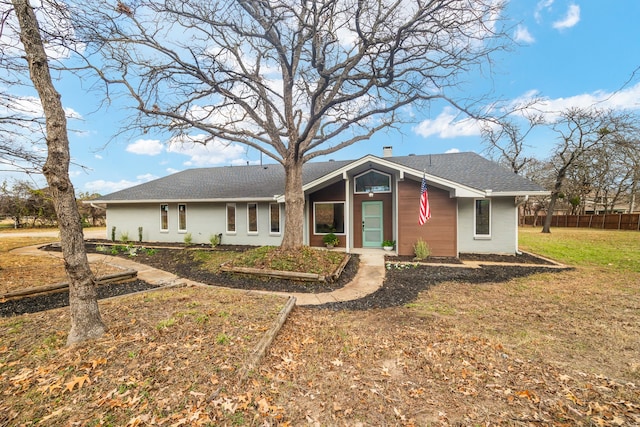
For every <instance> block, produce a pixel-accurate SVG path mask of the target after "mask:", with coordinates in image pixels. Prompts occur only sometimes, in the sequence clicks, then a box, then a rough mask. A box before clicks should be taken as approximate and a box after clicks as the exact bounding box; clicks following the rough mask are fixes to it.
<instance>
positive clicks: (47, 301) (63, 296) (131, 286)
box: [0, 280, 157, 317]
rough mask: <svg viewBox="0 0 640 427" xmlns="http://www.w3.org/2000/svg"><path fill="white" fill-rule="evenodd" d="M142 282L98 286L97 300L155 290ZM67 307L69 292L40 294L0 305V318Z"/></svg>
mask: <svg viewBox="0 0 640 427" xmlns="http://www.w3.org/2000/svg"><path fill="white" fill-rule="evenodd" d="M155 288H157V286H155V285H151V284H149V283H147V282H145V281H143V280H131V281H128V282H123V283H109V284H105V285H100V286H98V289H97V293H98V299H104V298H111V297H115V296H119V295H126V294H131V293H133V292H140V291H146V290H149V289H155ZM68 305H69V291H61V292H55V293H47V294H40V295H36V296H32V297H26V298H19V299H12V300H9V301H5V302H3V303H0V317H9V316H17V315H20V314H25V313H36V312H38V311H44V310H51V309H54V308H60V307H66V306H68Z"/></svg>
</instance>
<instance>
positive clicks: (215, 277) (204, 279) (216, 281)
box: [0, 242, 563, 313]
mask: <svg viewBox="0 0 640 427" xmlns="http://www.w3.org/2000/svg"><path fill="white" fill-rule="evenodd" d="M96 244H99V242H90V243H88V244H87V250H88V251H95V246H96ZM145 246H146V247H152V246H154V245H151V244H145ZM157 246H164V247H158V248H157V251H156V253H154V254H153V255H147V254H145V253H143V252H139V253H138V255H137V256H136V257H135V261H136V262H139V263H141V264H146V265H150V266H152V267H155V268H159V269H162V270H165V271H169V272H171V273H174V274H176V275H177V276H179V277H182V278H186V279H190V280H194V281H197V282H200V283H205V284H209V285H214V286H224V287H229V288H235V289H245V290H263V291H276V292H308V293H323V292H331V291H333V290H335V289H339V288H342V287H344V286H345V285H346V284H347V283H349V282H350V281H351V280H352V279H353V277H354V276H355V274H356V273H357V270H358V264H359V257H358V256H357V255H353V256H352V258H351V260H350V261H349V263H348V264H347V266H346V267H345V269H344V271H343V273H342V275H341V276H340V278H339V279H338V280H337V281H336V282H334V283H324V282H299V281H293V280H286V279H276V278H260V279H258V278H255V277H249V276H247V275H241V274H231V273H213V272H211V271H208V270H206V269H203V268H202V264H201V262H199V261H196V260H194V259H193V258H192V257H191V253H192V251H190V250H183V249H184V245H182V244H175V245H165V244H158V245H157ZM191 248H193V246H192V247H191ZM43 249H46V250H59V248H55V247H51V246H49V247H45V248H43ZM246 249H247V247H225V246H224V245H222V246H219V247H217V248H216V249H215V250H246ZM117 256H121V257H128V255H126V254H119V255H117ZM385 259H386V261H387V263H390V264H387V269H386V275H385V280H384V284H383V286H382V288H380V289H379V290H378V291H376V292H374V293H373V294H371V295H368V296H366V297H364V298H360V299H358V300H353V301H346V302H336V303H328V304H324V305H320V306H315V308H326V309H331V310H368V309H371V308H385V307H396V306H401V305H404V304H407V303H410V302H411V301H413V300H414V299H415V298H416V297H417V296H418V294H419V293H420V292H422V291H424V290H427V289H429V288H430V287H431V286H434V285H437V284H439V283H444V282H450V281H455V282H468V283H475V284H477V283H500V282H505V281H508V280H510V279H513V278H517V277H524V276H529V275H532V274H536V273H542V272H556V273H560V272H562V271H563V269H549V268H546V267H545V265H549V264H550V263H549V262H548V261H546V260H543V259H540V258H537V257H535V256H532V255H529V254H522V255H517V256H510V255H478V254H462V255H461V256H460V259H462V260H473V261H479V262H482V261H486V262H499V263H504V265H484V266H483V268H480V269H478V268H466V267H457V266H456V267H452V266H447V265H444V264H461V261H460V260H459V259H456V258H429V259H427V260H423V261H422V262H421V263H420V264H419V265H416V266H411V267H406V268H404V267H402V266H399V267H398V266H395V264H402V263H404V262H410V261H413V257H400V256H386V257H385ZM509 263H520V264H530V266H528V265H525V266H522V265H510V264H509ZM138 282H140V281H138ZM119 286H122V285H119ZM138 286H140V287H141V288H136V289H135V290H132V292H135V291H136V290H143V289H145V286H150V285H149V284H146V283H144V282H142V283H138ZM125 289H126V288H123V289H122V290H123V292H121V293H120V294H124V293H127V292H126V291H125ZM114 295H116V294H110V295H108V296H114ZM118 295H119V294H118ZM49 297H50V296H47V297H46V298H44V299H42V300H40V299H38V300H34V301H33V302H26V301H25V302H24V303H23V304H25V305H33V306H34V309H33V311H39V310H42V309H47V308H54V307H53V306H48V303H47V301H48V298H49ZM59 298H64V296H61V297H59ZM67 300H68V296H67ZM5 304H6V303H5ZM56 304H62V305H56V307H58V306H63V305H64V304H65V303H64V302H59V303H56ZM67 304H68V302H67ZM3 306H4V304H0V310H1V311H0V313H1V312H5V311H6V310H7V309H6V308H4V307H3ZM27 309H28V308H22V309H21V310H27ZM10 310H14V311H13V312H17V309H10ZM22 312H29V311H22Z"/></svg>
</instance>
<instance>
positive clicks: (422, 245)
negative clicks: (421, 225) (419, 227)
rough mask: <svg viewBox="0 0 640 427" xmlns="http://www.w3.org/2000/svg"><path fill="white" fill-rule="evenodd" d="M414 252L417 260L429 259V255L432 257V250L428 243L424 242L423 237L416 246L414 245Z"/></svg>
mask: <svg viewBox="0 0 640 427" xmlns="http://www.w3.org/2000/svg"><path fill="white" fill-rule="evenodd" d="M413 251H414V253H415V254H416V259H417V260H422V259H425V258H428V257H429V255H431V248H430V247H429V245H428V244H427V242H425V241H424V240H422V237H419V238H418V241H417V242H416V244H415V245H413Z"/></svg>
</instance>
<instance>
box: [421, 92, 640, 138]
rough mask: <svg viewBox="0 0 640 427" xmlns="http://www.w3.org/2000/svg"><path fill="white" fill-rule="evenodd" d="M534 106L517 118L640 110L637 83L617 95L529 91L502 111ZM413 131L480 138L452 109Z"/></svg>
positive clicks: (471, 123)
mask: <svg viewBox="0 0 640 427" xmlns="http://www.w3.org/2000/svg"><path fill="white" fill-rule="evenodd" d="M534 100H536V101H537V102H536V103H535V104H533V105H531V106H530V107H529V108H527V109H519V110H518V111H519V112H518V113H517V114H518V115H522V116H525V115H528V116H536V115H540V114H542V115H543V117H544V119H545V120H546V121H553V120H554V119H556V118H557V117H558V115H559V114H560V112H562V111H566V110H567V109H568V108H581V109H589V108H599V109H611V110H618V111H623V110H635V111H639V110H640V101H639V100H640V83H637V84H636V85H634V86H630V87H628V88H624V89H622V90H619V91H617V92H607V91H602V90H597V91H594V92H591V93H583V94H578V95H574V96H570V97H566V98H565V97H561V98H546V97H543V96H541V95H540V93H539V92H538V91H536V90H530V91H527V92H526V93H524V94H523V95H522V96H520V97H518V98H515V99H513V100H511V102H509V103H508V105H507V106H506V107H505V108H504V109H502V110H503V111H504V112H506V111H514V110H515V109H516V108H521V106H524V105H528V104H531V103H532V102H533V101H534ZM413 131H414V132H415V133H416V134H417V135H420V136H422V137H424V138H428V137H430V136H437V137H439V138H442V139H448V138H455V137H463V136H479V135H481V127H480V124H479V123H478V122H477V121H475V120H474V119H470V118H460V115H457V114H455V111H454V110H453V109H452V108H451V107H447V108H444V109H443V110H442V112H441V113H440V114H439V115H438V116H437V117H436V118H435V119H433V120H424V121H423V122H421V123H420V124H418V125H417V126H415V127H414V128H413Z"/></svg>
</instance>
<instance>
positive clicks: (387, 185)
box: [92, 147, 548, 257]
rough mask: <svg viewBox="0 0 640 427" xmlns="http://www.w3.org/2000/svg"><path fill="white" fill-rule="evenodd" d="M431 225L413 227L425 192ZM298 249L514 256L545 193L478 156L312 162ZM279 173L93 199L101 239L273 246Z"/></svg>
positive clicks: (188, 177)
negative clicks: (531, 210) (387, 246)
mask: <svg viewBox="0 0 640 427" xmlns="http://www.w3.org/2000/svg"><path fill="white" fill-rule="evenodd" d="M423 178H424V179H425V180H426V184H427V194H428V200H429V206H430V209H431V218H430V219H429V220H427V221H426V223H425V224H424V225H420V224H419V222H418V216H419V209H420V195H421V183H422V180H423ZM303 189H304V195H305V201H306V203H305V213H304V214H305V218H304V243H305V244H306V245H309V246H323V240H322V238H323V236H324V235H326V234H327V233H330V232H334V233H335V234H336V235H337V236H338V237H339V239H340V244H339V246H341V247H344V248H345V249H346V250H347V251H351V250H352V249H354V248H369V247H371V248H380V247H381V243H382V242H383V240H394V241H395V242H396V247H395V250H396V252H397V253H398V254H400V255H413V253H414V245H415V243H416V242H417V240H418V239H419V238H422V239H423V240H424V241H426V242H427V243H428V245H429V247H430V249H431V254H432V255H433V256H443V257H456V256H458V255H459V254H460V253H506V254H515V253H517V252H518V205H519V204H520V203H522V202H523V201H524V200H526V198H527V197H529V196H532V195H542V194H548V192H547V191H545V190H544V189H543V188H541V187H540V186H538V185H537V184H535V183H533V182H531V181H529V180H527V179H525V178H523V177H521V176H519V175H516V174H514V173H513V172H511V171H509V170H507V169H505V168H503V167H501V166H500V165H499V164H497V163H495V162H492V161H489V160H487V159H485V158H483V157H482V156H480V155H478V154H475V153H449V154H433V155H409V156H397V157H394V156H393V155H392V149H391V147H385V148H384V154H383V156H382V157H377V156H374V155H367V156H364V157H362V158H360V159H357V160H341V161H325V162H309V163H307V164H305V165H304V167H303ZM283 193H284V169H283V167H282V166H281V165H279V164H268V165H247V166H224V167H213V168H198V169H189V170H185V171H182V172H179V173H175V174H173V175H169V176H166V177H164V178H160V179H156V180H154V181H150V182H147V183H144V184H140V185H137V186H135V187H131V188H128V189H125V190H121V191H118V192H115V193H112V194H108V195H105V196H102V197H100V198H99V199H97V200H93V201H92V203H94V204H98V205H101V206H103V207H105V208H106V210H107V215H106V217H107V218H106V221H107V233H108V236H107V238H110V237H111V230H112V227H116V239H119V236H121V235H122V233H126V234H127V235H128V236H129V238H130V239H131V240H137V239H138V235H139V230H142V240H143V241H145V242H182V241H184V237H185V235H186V234H187V233H189V234H190V236H191V238H192V242H193V243H208V242H209V239H210V237H211V236H212V235H217V234H221V235H222V241H221V243H222V244H232V245H236V244H237V245H256V246H260V245H279V244H280V243H281V240H282V234H283V224H284V221H283V217H284V204H285V203H286V202H287V201H286V200H285V197H284V195H283Z"/></svg>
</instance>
